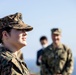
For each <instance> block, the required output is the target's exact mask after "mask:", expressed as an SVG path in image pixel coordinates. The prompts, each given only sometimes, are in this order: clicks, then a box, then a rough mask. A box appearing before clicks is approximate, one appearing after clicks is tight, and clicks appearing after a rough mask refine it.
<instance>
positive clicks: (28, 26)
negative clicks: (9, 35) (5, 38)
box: [13, 24, 33, 31]
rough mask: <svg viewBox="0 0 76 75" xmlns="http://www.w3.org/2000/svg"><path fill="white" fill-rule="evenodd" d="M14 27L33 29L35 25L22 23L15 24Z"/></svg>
mask: <svg viewBox="0 0 76 75" xmlns="http://www.w3.org/2000/svg"><path fill="white" fill-rule="evenodd" d="M13 28H15V29H25V30H26V31H31V30H33V27H32V26H30V25H28V24H22V25H21V24H17V25H15V26H13Z"/></svg>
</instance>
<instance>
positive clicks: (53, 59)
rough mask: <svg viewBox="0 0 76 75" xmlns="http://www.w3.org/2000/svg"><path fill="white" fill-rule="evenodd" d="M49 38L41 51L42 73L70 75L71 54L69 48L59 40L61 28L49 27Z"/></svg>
mask: <svg viewBox="0 0 76 75" xmlns="http://www.w3.org/2000/svg"><path fill="white" fill-rule="evenodd" d="M51 39H52V43H51V44H50V45H49V46H48V47H47V48H45V50H44V51H43V53H42V63H41V73H42V75H72V72H73V68H74V62H73V56H72V52H71V49H70V48H69V47H67V46H66V45H65V44H63V43H62V42H61V29H59V28H53V29H51Z"/></svg>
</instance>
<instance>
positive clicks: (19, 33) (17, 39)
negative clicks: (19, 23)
mask: <svg viewBox="0 0 76 75" xmlns="http://www.w3.org/2000/svg"><path fill="white" fill-rule="evenodd" d="M3 33H4V37H5V40H6V42H8V43H9V44H10V45H12V46H14V47H16V48H22V47H23V46H26V45H27V43H26V38H27V32H26V31H25V30H24V29H11V32H10V34H8V33H7V32H3Z"/></svg>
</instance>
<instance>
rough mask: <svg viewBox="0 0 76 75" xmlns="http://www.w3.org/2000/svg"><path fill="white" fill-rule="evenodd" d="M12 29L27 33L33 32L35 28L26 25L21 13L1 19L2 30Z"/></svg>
mask: <svg viewBox="0 0 76 75" xmlns="http://www.w3.org/2000/svg"><path fill="white" fill-rule="evenodd" d="M6 27H11V28H14V29H25V30H26V31H31V30H32V29H33V27H31V26H29V25H28V24H25V23H24V22H23V21H22V14H21V13H15V14H11V15H8V16H5V17H3V18H0V29H3V28H6Z"/></svg>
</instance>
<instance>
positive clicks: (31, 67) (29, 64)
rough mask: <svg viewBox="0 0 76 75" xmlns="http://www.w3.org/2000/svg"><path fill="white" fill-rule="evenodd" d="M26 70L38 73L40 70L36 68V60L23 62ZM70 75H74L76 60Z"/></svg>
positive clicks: (75, 73)
mask: <svg viewBox="0 0 76 75" xmlns="http://www.w3.org/2000/svg"><path fill="white" fill-rule="evenodd" d="M25 62H26V64H27V67H28V69H29V70H30V71H31V72H33V73H38V72H39V71H40V68H39V67H38V66H36V60H33V59H31V60H25ZM72 75H76V58H75V59H74V71H73V74H72Z"/></svg>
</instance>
